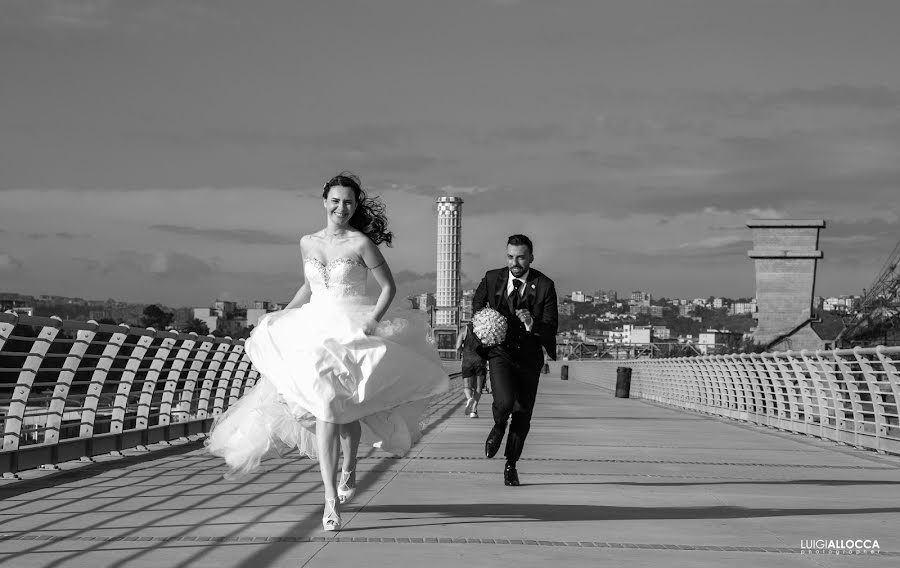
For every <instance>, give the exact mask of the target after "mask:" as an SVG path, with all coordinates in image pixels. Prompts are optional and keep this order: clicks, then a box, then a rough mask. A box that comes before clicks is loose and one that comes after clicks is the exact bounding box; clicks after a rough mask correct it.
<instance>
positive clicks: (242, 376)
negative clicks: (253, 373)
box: [228, 344, 251, 407]
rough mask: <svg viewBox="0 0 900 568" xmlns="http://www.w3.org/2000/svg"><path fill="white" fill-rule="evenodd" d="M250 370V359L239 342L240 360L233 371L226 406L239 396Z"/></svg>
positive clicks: (235, 400)
mask: <svg viewBox="0 0 900 568" xmlns="http://www.w3.org/2000/svg"><path fill="white" fill-rule="evenodd" d="M250 370H251V364H250V359H249V358H248V357H247V351H246V350H245V349H244V345H243V344H241V360H240V363H238V365H237V368H236V369H235V372H234V380H233V381H232V382H231V390H230V391H229V393H228V406H229V407H230V406H231V405H233V404H234V403H236V402H237V401H238V399H240V398H241V394H243V393H242V392H241V391H242V390H243V388H242V387H243V386H244V383H245V382H246V381H247V375H248V373H249V372H250Z"/></svg>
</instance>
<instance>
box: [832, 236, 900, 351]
mask: <svg viewBox="0 0 900 568" xmlns="http://www.w3.org/2000/svg"><path fill="white" fill-rule="evenodd" d="M898 264H900V242H897V244H896V246H894V250H893V251H892V252H891V254H890V256H889V257H888V259H887V261H886V262H885V263H884V266H883V267H882V268H881V271H880V272H879V273H878V276H877V277H876V278H875V281H874V282H872V285H871V286H869V288H868V290H863V293H862V297H861V298H860V302H859V309H858V310H857V312H856V314H855V315H853V316H850V317H848V318H847V319H845V320H844V329H842V330H841V333H840V334H839V335H838V336H837V337H836V338H835V345H836V346H839V347H842V348H847V347H853V346H856V345H862V346H867V345H874V344H882V345H887V344H890V343H894V341H892V340H890V339H889V337H893V339H894V340H897V339H900V336H898V335H900V295H898V290H900V274H898V272H897V266H898Z"/></svg>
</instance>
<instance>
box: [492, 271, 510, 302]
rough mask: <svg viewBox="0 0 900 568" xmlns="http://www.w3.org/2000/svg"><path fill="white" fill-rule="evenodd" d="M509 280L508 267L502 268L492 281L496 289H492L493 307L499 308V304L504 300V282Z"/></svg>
mask: <svg viewBox="0 0 900 568" xmlns="http://www.w3.org/2000/svg"><path fill="white" fill-rule="evenodd" d="M508 280H509V269H508V268H504V269H502V270H501V271H500V273H499V274H498V275H497V280H496V282H495V283H494V286H495V287H496V290H495V291H494V307H495V308H499V307H500V304H502V303H505V302H506V283H507V281H508Z"/></svg>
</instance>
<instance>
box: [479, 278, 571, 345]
mask: <svg viewBox="0 0 900 568" xmlns="http://www.w3.org/2000/svg"><path fill="white" fill-rule="evenodd" d="M508 280H509V268H497V269H495V270H488V271H487V273H485V275H484V278H482V279H481V283H480V284H479V285H478V289H477V290H475V297H474V298H473V299H472V313H475V312H478V311H479V310H481V309H482V308H484V307H485V306H490V307H491V308H493V309H495V310H497V311H500V304H501V303H505V302H506V285H507V282H508ZM520 308H525V309H527V310H528V311H529V312H531V317H532V318H534V326H532V329H531V334H532V335H533V336H534V337H535V339H537V341H538V343H539V344H540V345H542V346H543V347H544V349H545V350H546V351H547V355H548V356H549V357H550V358H551V359H553V360H554V361H555V360H556V330H557V325H558V321H559V314H558V311H557V307H556V287H555V286H554V284H553V280H550V278H548V277H547V276H545V275H544V274H543V273H542V272H540V271H538V270H535V269H534V268H531V269H530V270H529V272H528V280H527V281H526V282H525V296H524V297H523V298H522V300H520ZM513 317H514V318H515V316H513ZM515 322H519V320H518V318H515ZM519 325H521V324H520V323H519ZM525 333H527V332H525Z"/></svg>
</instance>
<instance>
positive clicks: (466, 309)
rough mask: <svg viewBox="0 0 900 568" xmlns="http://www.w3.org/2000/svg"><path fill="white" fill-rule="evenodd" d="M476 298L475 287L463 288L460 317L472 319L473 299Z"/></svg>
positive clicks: (463, 319)
mask: <svg viewBox="0 0 900 568" xmlns="http://www.w3.org/2000/svg"><path fill="white" fill-rule="evenodd" d="M474 299H475V289H474V288H473V289H469V290H463V292H462V296H461V297H460V300H459V319H460V320H462V321H466V322H467V321H471V320H472V300H474Z"/></svg>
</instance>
